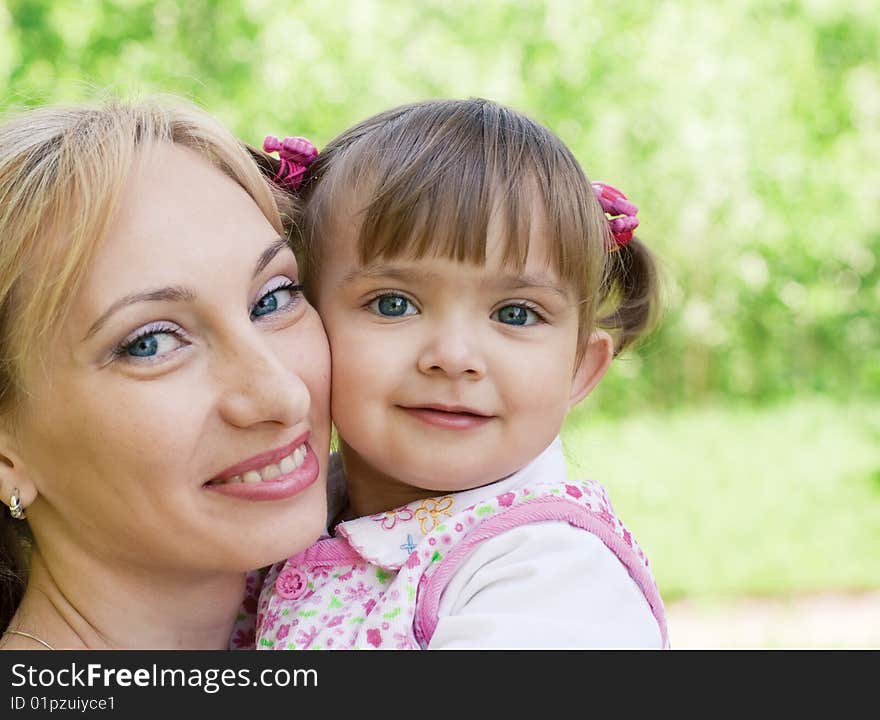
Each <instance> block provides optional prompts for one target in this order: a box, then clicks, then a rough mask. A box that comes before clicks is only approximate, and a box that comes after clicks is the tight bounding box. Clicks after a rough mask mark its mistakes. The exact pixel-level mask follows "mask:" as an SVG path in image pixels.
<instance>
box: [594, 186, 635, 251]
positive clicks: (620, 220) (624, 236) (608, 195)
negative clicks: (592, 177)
mask: <svg viewBox="0 0 880 720" xmlns="http://www.w3.org/2000/svg"><path fill="white" fill-rule="evenodd" d="M592 185H593V192H594V193H596V197H597V198H598V199H599V204H600V205H601V206H602V210H604V211H605V214H606V215H608V227H609V228H610V229H611V236H612V237H613V238H614V247H612V248H610V250H611V251H612V252H613V251H614V250H617V249H618V248H622V247H623V246H624V245H626V244H627V243H628V242H629V241H630V240H632V237H633V231H634V230H635V229H636V228H637V227H638V226H639V219H638V218H637V217H636V215H638V212H639V209H638V208H637V207H636V206H635V205H634V204H633V203H631V202H630V201H629V200H627V197H626V195H624V194H623V193H622V192H620V190H618V189H617V188H616V187H614V186H613V185H608V184H607V183H603V182H594V183H592Z"/></svg>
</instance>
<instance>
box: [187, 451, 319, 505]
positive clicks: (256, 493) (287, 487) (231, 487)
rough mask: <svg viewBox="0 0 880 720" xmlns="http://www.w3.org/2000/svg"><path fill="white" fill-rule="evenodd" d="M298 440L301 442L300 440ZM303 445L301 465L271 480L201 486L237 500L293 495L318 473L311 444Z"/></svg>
mask: <svg viewBox="0 0 880 720" xmlns="http://www.w3.org/2000/svg"><path fill="white" fill-rule="evenodd" d="M299 442H300V444H302V442H301V441H299ZM305 447H306V457H305V460H303V463H302V465H300V466H299V467H298V468H296V469H295V470H293V471H291V472H289V473H284V474H283V475H279V476H278V477H277V478H274V479H272V480H261V481H260V482H254V483H247V482H238V483H216V484H208V485H204V486H203V487H204V488H205V489H207V490H210V491H211V492H216V493H220V494H221V495H226V496H228V497H233V498H237V499H239V500H284V499H285V498H289V497H293V496H294V495H296V494H297V493H300V492H302V491H303V490H305V489H306V488H307V487H309V486H310V485H313V484H314V483H315V481H316V480H317V479H318V475H319V474H320V469H321V466H320V463H319V462H318V458H317V456H316V455H315V452H314V451H313V450H312V446H311V445H309V444H308V443H307V442H306V443H305ZM236 467H241V466H236Z"/></svg>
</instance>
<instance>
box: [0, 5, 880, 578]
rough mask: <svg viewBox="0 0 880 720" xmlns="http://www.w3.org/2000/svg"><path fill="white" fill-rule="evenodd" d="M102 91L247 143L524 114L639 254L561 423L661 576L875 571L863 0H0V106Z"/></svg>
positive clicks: (873, 153) (877, 108)
mask: <svg viewBox="0 0 880 720" xmlns="http://www.w3.org/2000/svg"><path fill="white" fill-rule="evenodd" d="M108 87H109V88H110V89H112V90H114V91H116V92H119V93H121V94H123V95H133V94H134V95H137V94H146V93H151V92H165V93H175V94H181V95H184V96H187V97H189V98H191V99H193V100H195V101H196V102H198V103H199V104H201V105H203V106H204V107H206V108H207V109H209V110H210V111H211V112H213V113H214V114H216V115H217V116H218V117H220V118H221V119H222V120H224V121H225V122H226V123H227V124H228V125H229V126H230V127H232V128H233V129H234V130H235V131H236V132H237V133H238V134H239V135H240V136H241V137H242V138H243V139H245V140H247V141H249V142H251V143H254V144H259V143H260V142H261V140H262V138H263V136H264V135H265V134H267V133H272V134H276V135H284V134H289V135H306V136H309V137H311V138H312V139H313V140H314V141H315V142H316V144H318V146H319V147H320V146H321V145H322V144H323V143H325V142H326V141H327V140H329V139H330V138H331V137H332V136H334V135H335V134H337V133H338V132H340V131H341V130H343V129H344V128H346V127H347V126H349V125H350V124H352V123H354V122H356V121H358V120H360V119H362V118H363V117H366V116H367V115H369V114H372V113H374V112H377V111H379V110H383V109H385V108H388V107H390V106H393V105H398V104H401V103H404V102H409V101H414V100H419V99H423V98H427V97H435V96H454V97H466V96H483V97H489V98H492V99H494V100H497V101H500V102H503V103H506V104H509V105H512V106H514V107H516V108H518V109H520V110H522V111H524V112H526V113H528V114H530V115H531V116H532V117H534V118H535V119H537V120H539V121H541V122H543V123H544V124H546V125H547V126H549V127H550V128H551V129H553V130H554V131H555V132H557V133H558V134H559V135H560V136H561V137H562V139H563V140H564V141H565V142H567V143H568V144H569V145H570V147H571V148H572V149H573V151H574V152H575V154H576V155H577V157H578V158H579V159H580V161H581V162H582V164H583V166H584V168H585V170H586V172H587V174H588V175H589V176H590V177H591V178H594V179H603V180H607V181H609V182H612V183H614V184H615V185H618V186H620V187H622V188H624V189H625V190H626V192H627V193H628V194H629V195H630V197H631V198H633V200H634V201H635V202H637V203H638V205H639V206H640V211H641V212H640V216H641V220H642V225H641V228H640V235H641V237H642V238H643V239H645V240H646V241H647V242H648V243H649V244H650V245H651V246H652V247H653V248H655V249H656V251H657V253H658V255H659V256H660V258H661V260H662V263H663V267H664V272H665V296H666V310H665V315H664V317H663V322H662V324H661V325H660V327H659V329H658V330H657V331H656V332H655V333H654V334H653V335H652V336H651V337H650V338H649V339H648V340H647V341H646V342H645V343H643V344H642V345H641V346H640V347H639V348H638V349H637V350H636V351H635V352H632V353H629V354H628V355H627V356H625V357H624V358H621V359H620V360H618V361H617V362H615V363H614V366H613V368H612V370H611V371H610V373H609V375H608V376H607V378H606V380H605V381H603V383H602V384H601V385H600V387H599V389H598V390H597V392H595V393H594V394H593V395H592V396H591V397H590V399H589V400H588V401H587V402H586V403H584V405H583V407H582V409H579V410H577V411H575V413H573V415H572V417H571V419H570V421H569V423H568V424H567V429H566V433H565V438H566V440H567V444H568V446H569V448H570V450H571V452H572V454H573V455H574V456H576V460H577V461H578V462H582V463H583V465H584V466H585V467H588V468H590V469H591V470H592V471H596V472H597V473H598V474H597V476H598V477H599V478H600V479H602V480H603V482H606V483H607V484H608V486H609V488H610V489H611V491H612V497H616V498H619V500H620V503H619V506H618V509H619V510H621V511H622V514H623V517H625V518H627V520H628V522H629V524H630V525H631V526H632V527H633V528H634V530H635V532H636V535H637V536H639V537H640V539H641V540H642V543H643V544H644V545H645V547H646V548H647V549H648V552H649V555H650V556H651V557H652V560H653V561H654V563H655V572H656V573H657V577H658V580H659V582H660V585H661V590H663V591H664V592H666V593H668V594H669V595H670V596H675V595H680V594H709V595H711V594H719V593H721V594H725V593H727V594H737V593H745V592H758V593H763V592H789V591H798V590H814V589H816V588H821V587H844V588H863V587H872V586H873V587H876V586H880V565H878V563H877V557H878V552H880V515H878V507H880V506H878V502H877V494H878V492H880V449H878V448H880V442H878V439H880V434H878V433H880V402H878V401H880V322H878V307H880V282H878V280H880V262H878V260H880V22H878V11H877V7H876V0H850V1H849V2H847V3H841V2H838V0H803V1H801V2H795V1H793V0H788V1H786V0H779V1H774V0H718V1H717V2H712V3H708V2H702V1H700V0H657V1H651V0H640V1H639V0H633V1H632V2H603V1H601V0H570V1H567V0H546V1H545V2H539V1H538V0H519V2H500V1H497V2H493V1H487V0H458V1H452V0H420V1H418V2H413V0H385V1H383V2H370V1H369V0H360V1H356V0H352V1H351V2H344V1H341V0H328V1H325V2H304V1H301V0H296V1H293V0H289V1H288V2H269V1H268V0H244V1H243V2H240V3H232V2H226V1H225V0H223V1H221V0H187V1H186V2H172V1H171V0H157V1H154V0H149V1H148V0H91V1H82V2H74V1H71V0H0V88H2V93H0V110H7V109H15V108H17V107H21V106H27V105H32V104H37V103H42V102H47V101H59V100H77V99H81V98H84V97H88V96H91V95H93V94H94V92H95V89H96V88H99V89H104V88H108ZM853 402H855V403H857V404H856V405H852V404H851V403H853ZM716 408H721V409H720V410H716ZM762 413H763V414H762ZM623 416H626V417H623ZM829 538H831V540H829Z"/></svg>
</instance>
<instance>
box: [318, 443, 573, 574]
mask: <svg viewBox="0 0 880 720" xmlns="http://www.w3.org/2000/svg"><path fill="white" fill-rule="evenodd" d="M341 469H342V464H341V462H339V461H338V460H337V458H333V460H331V470H330V473H329V475H330V479H329V480H330V484H331V485H334V486H338V484H339V481H340V480H341V477H340V476H341ZM565 479H566V467H565V457H564V456H563V454H562V441H561V440H560V439H559V437H558V436H557V437H556V438H555V439H554V440H553V442H552V443H550V445H549V446H548V447H547V448H546V449H545V450H544V451H543V452H541V454H540V455H538V456H537V457H536V458H535V459H534V460H532V461H531V462H530V463H529V464H528V465H526V466H525V467H523V468H521V469H520V470H518V471H517V472H515V473H513V475H508V476H507V477H506V478H504V479H503V480H498V481H497V482H494V483H490V484H488V485H483V486H481V487H477V488H474V489H472V490H463V491H461V492H457V493H449V494H447V495H441V496H438V497H433V498H427V499H425V500H416V501H415V502H411V503H409V504H408V505H404V506H403V507H400V508H396V509H394V510H388V511H386V512H381V513H377V514H376V515H369V516H364V517H359V518H355V519H354V520H347V521H346V522H343V523H340V524H339V525H337V526H336V529H335V532H334V534H335V535H336V536H337V537H344V538H345V539H347V540H348V542H349V544H350V545H351V546H352V547H353V548H354V549H355V550H357V551H358V553H360V555H361V556H363V557H364V558H365V559H367V560H369V561H370V562H371V563H373V564H374V565H379V566H380V567H383V568H386V569H394V570H396V569H398V568H400V567H401V566H402V565H403V563H404V562H406V559H407V557H409V555H410V553H411V552H412V551H413V549H414V548H415V546H416V545H418V543H419V542H421V541H422V540H423V539H424V538H425V536H426V535H427V534H428V533H430V532H431V531H432V530H434V529H436V528H437V527H438V526H441V525H442V524H443V522H444V520H446V519H448V518H449V517H451V516H452V515H455V514H456V513H459V512H461V511H462V510H464V509H466V508H468V507H471V506H472V505H476V504H477V503H479V502H482V501H484V500H488V499H490V498H494V497H497V496H498V495H503V494H504V493H506V492H508V491H510V490H518V489H520V488H523V487H526V486H529V487H534V486H536V485H539V484H545V483H556V482H563V481H564V480H565Z"/></svg>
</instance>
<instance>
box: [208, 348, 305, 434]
mask: <svg viewBox="0 0 880 720" xmlns="http://www.w3.org/2000/svg"><path fill="white" fill-rule="evenodd" d="M249 340H251V341H250V342H248V343H244V347H239V348H238V349H236V350H235V351H232V352H230V353H228V354H227V355H226V356H225V357H224V359H223V361H222V362H223V371H222V373H220V375H221V381H220V382H221V385H222V392H221V399H220V412H221V414H222V415H223V417H224V418H225V420H226V421H227V422H229V423H230V424H232V425H236V426H238V427H250V426H253V425H256V424H258V423H263V422H271V423H277V424H281V425H284V426H286V427H292V426H293V425H296V424H297V423H299V422H301V421H302V420H304V419H305V418H306V416H307V415H308V412H309V405H310V401H311V399H310V396H309V391H308V388H307V387H306V385H305V383H304V382H303V380H302V378H300V377H299V375H297V374H296V371H295V370H294V369H291V368H290V367H288V366H287V365H285V363H284V362H283V361H282V358H281V357H280V356H279V354H278V353H277V352H276V351H275V350H273V348H272V347H271V345H270V343H269V342H268V341H267V339H266V337H265V336H264V335H262V334H261V333H256V340H255V341H254V340H252V339H251V338H249Z"/></svg>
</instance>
